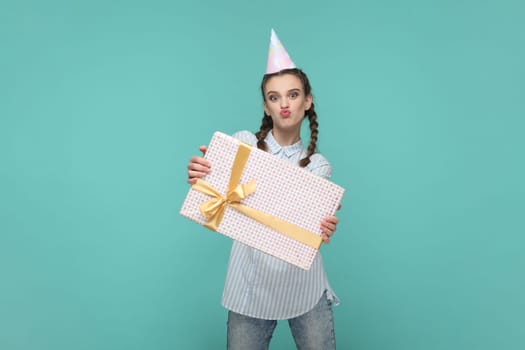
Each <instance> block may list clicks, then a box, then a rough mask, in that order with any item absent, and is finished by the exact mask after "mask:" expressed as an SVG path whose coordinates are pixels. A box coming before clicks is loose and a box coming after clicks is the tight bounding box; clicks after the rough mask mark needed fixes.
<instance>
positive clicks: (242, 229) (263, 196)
mask: <svg viewBox="0 0 525 350" xmlns="http://www.w3.org/2000/svg"><path fill="white" fill-rule="evenodd" d="M205 158H206V159H207V160H208V161H210V163H211V164H212V170H211V172H210V173H209V174H208V175H207V176H205V177H204V178H202V180H203V181H199V184H198V185H197V186H196V185H194V186H192V187H191V188H190V190H189V192H188V194H187V196H186V199H185V200H184V203H183V205H182V208H181V211H180V213H181V214H182V215H183V216H185V217H187V218H189V219H191V220H193V221H195V222H197V223H199V224H202V225H205V226H207V227H208V228H211V229H212V230H216V231H217V232H219V233H221V234H223V235H226V236H228V237H231V238H232V239H235V240H238V241H240V242H242V243H244V244H247V245H249V246H251V247H254V248H256V249H259V250H261V251H263V252H265V253H267V254H271V255H273V256H275V257H277V258H279V259H282V260H284V261H286V262H289V263H291V264H293V265H296V266H298V267H300V268H303V269H305V270H308V269H309V268H310V266H311V264H312V262H313V260H314V258H315V256H316V254H317V253H318V249H319V247H320V244H321V238H320V237H321V230H320V223H321V221H322V220H323V219H324V218H325V217H327V216H329V215H334V213H335V212H336V210H337V208H338V206H339V204H340V202H341V199H342V197H343V193H344V189H343V188H342V187H340V186H338V185H336V184H334V183H333V182H331V181H329V180H326V179H323V178H321V177H319V176H317V175H314V174H312V173H310V172H309V171H307V170H305V169H302V168H300V167H299V166H297V165H294V164H292V163H290V162H287V161H285V160H282V159H279V158H277V157H275V156H273V155H271V154H269V153H267V152H264V151H262V150H259V149H257V147H251V146H248V145H246V144H244V143H242V142H241V141H239V140H237V139H235V138H233V137H231V136H228V135H226V134H223V133H220V132H216V133H215V134H214V135H213V138H212V140H211V142H210V144H209V146H208V150H207V151H206V155H205ZM235 177H237V179H233V178H235ZM232 179H233V180H232ZM231 182H233V183H231ZM237 185H241V186H239V187H237V191H235V192H234V193H233V194H232V193H231V191H230V190H231V189H233V188H234V187H235V186H237ZM242 185H244V186H242ZM243 187H244V188H243ZM203 188H204V189H203ZM239 190H240V192H243V191H242V190H244V191H245V192H248V193H249V194H247V195H246V196H245V198H244V199H239V195H238V194H236V193H239ZM252 191H253V192H252ZM228 192H230V195H229V196H228ZM250 192H252V193H250ZM240 196H241V197H242V194H241V195H240ZM238 203H240V204H238ZM203 206H204V208H203ZM221 208H222V209H221ZM204 209H207V210H208V211H204V212H203V210H204ZM214 210H215V211H214ZM221 210H223V212H222V213H220V212H219V213H218V212H217V211H221ZM245 211H247V213H245ZM252 211H253V212H255V214H253V213H252ZM210 212H211V213H212V214H210ZM221 215H222V216H221ZM250 215H253V216H250ZM260 216H262V218H260Z"/></svg>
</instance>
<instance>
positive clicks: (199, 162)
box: [188, 146, 211, 185]
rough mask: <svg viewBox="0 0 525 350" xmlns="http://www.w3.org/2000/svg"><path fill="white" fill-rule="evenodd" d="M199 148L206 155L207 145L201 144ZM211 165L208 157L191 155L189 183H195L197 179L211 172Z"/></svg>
mask: <svg viewBox="0 0 525 350" xmlns="http://www.w3.org/2000/svg"><path fill="white" fill-rule="evenodd" d="M199 150H200V151H201V152H202V155H204V154H205V153H206V150H207V147H206V146H200V147H199ZM210 167H211V164H210V162H208V161H207V160H206V159H204V158H202V157H199V156H193V157H191V158H190V162H189V163H188V183H189V184H190V185H193V184H195V182H197V179H200V178H201V177H203V176H204V175H206V174H208V173H209V172H210Z"/></svg>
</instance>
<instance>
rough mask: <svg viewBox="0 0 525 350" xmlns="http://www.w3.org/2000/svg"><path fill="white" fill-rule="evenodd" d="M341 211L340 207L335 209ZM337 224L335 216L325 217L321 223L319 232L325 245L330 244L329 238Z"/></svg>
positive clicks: (337, 220)
mask: <svg viewBox="0 0 525 350" xmlns="http://www.w3.org/2000/svg"><path fill="white" fill-rule="evenodd" d="M339 209H341V206H339V207H338V208H337V210H339ZM338 222H339V219H338V218H337V216H333V215H332V216H329V217H326V218H324V220H323V221H321V232H322V234H323V235H322V236H321V237H322V238H323V242H325V243H327V244H328V243H330V238H331V237H332V236H333V234H334V232H335V230H336V228H337V223H338Z"/></svg>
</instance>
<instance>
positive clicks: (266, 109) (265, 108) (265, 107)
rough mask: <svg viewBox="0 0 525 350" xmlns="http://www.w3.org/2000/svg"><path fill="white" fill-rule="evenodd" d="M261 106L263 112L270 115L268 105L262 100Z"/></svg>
mask: <svg viewBox="0 0 525 350" xmlns="http://www.w3.org/2000/svg"><path fill="white" fill-rule="evenodd" d="M263 108H264V113H266V114H268V115H270V110H269V109H268V106H267V105H266V101H263Z"/></svg>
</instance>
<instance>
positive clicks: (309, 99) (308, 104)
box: [304, 95, 313, 111]
mask: <svg viewBox="0 0 525 350" xmlns="http://www.w3.org/2000/svg"><path fill="white" fill-rule="evenodd" d="M312 101H313V97H312V95H307V96H306V101H305V103H304V110H305V111H307V110H309V109H310V107H312Z"/></svg>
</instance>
